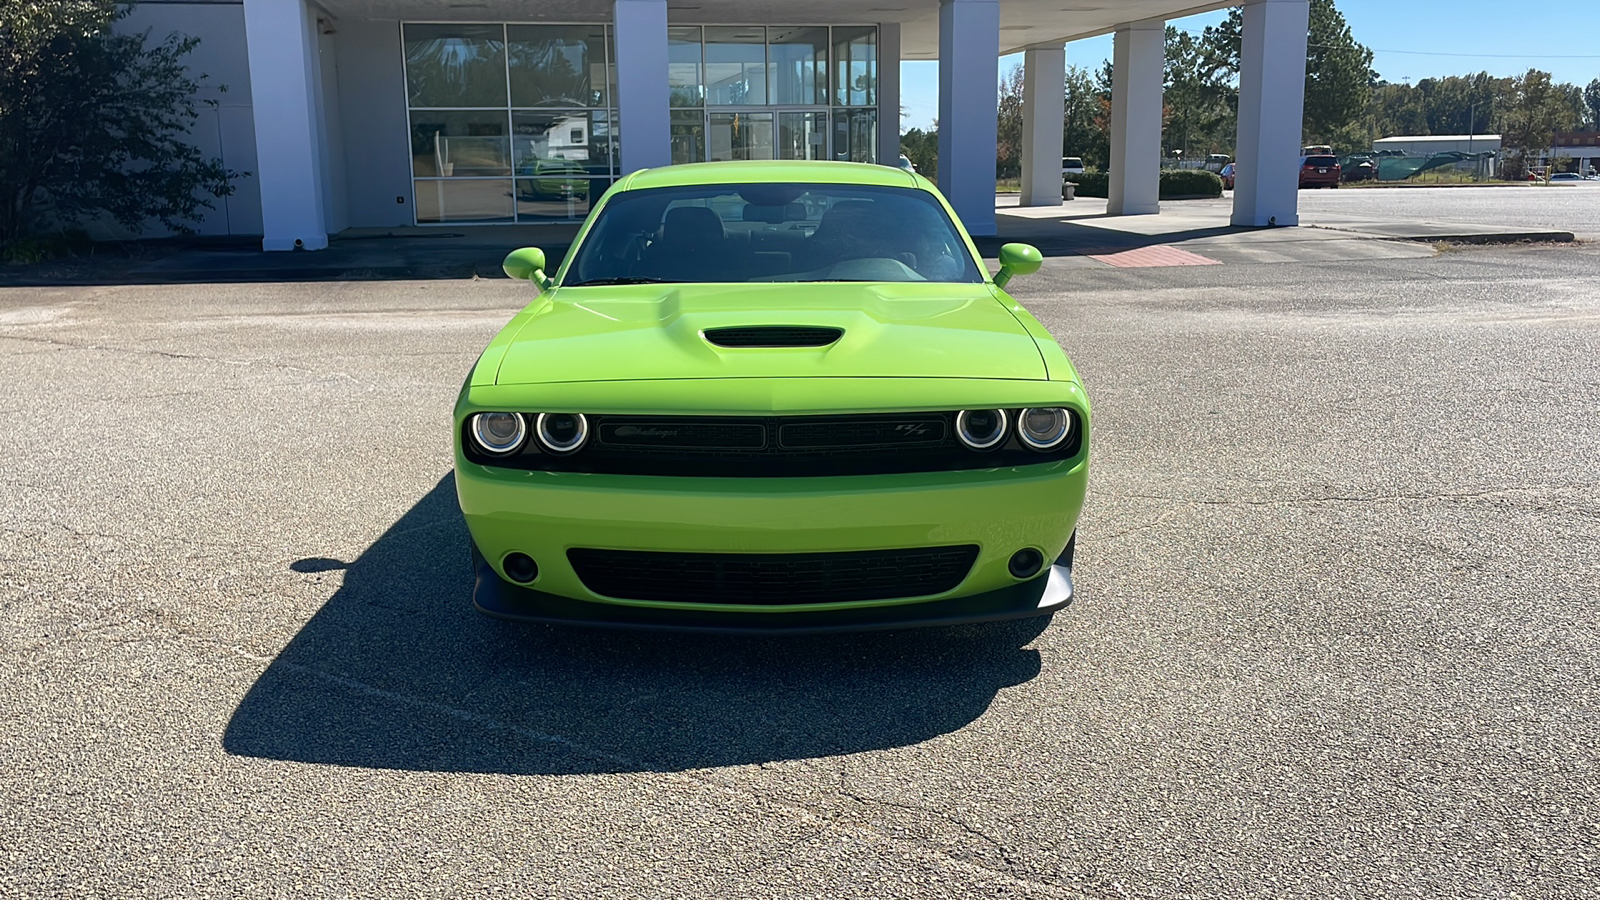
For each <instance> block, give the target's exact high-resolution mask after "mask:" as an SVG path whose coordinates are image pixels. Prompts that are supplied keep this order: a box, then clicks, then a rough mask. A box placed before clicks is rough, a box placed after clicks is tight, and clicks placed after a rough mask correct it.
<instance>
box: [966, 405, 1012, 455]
mask: <svg viewBox="0 0 1600 900" xmlns="http://www.w3.org/2000/svg"><path fill="white" fill-rule="evenodd" d="M956 437H957V438H959V439H960V440H961V443H963V444H965V445H966V446H967V449H969V450H988V449H989V448H990V447H994V446H996V445H998V444H999V443H1000V442H1001V441H1003V440H1005V439H1006V411H1005V410H1003V409H963V410H962V411H960V412H958V413H956Z"/></svg>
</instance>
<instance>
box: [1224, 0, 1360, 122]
mask: <svg viewBox="0 0 1600 900" xmlns="http://www.w3.org/2000/svg"><path fill="white" fill-rule="evenodd" d="M1243 34H1244V16H1243V13H1242V12H1241V11H1240V9H1239V8H1238V7H1234V8H1233V9H1231V10H1229V11H1228V18H1227V19H1225V20H1224V21H1223V22H1222V23H1221V24H1220V25H1218V26H1216V27H1213V28H1207V29H1206V30H1205V32H1203V33H1202V35H1201V43H1202V44H1203V45H1205V50H1204V52H1205V53H1206V54H1207V56H1208V59H1209V60H1211V61H1212V63H1213V64H1215V65H1219V66H1222V67H1225V68H1226V69H1227V70H1229V71H1230V72H1233V73H1237V72H1238V71H1239V54H1240V49H1241V46H1242V37H1243ZM1377 78H1378V74H1377V73H1376V72H1374V71H1373V70H1372V51H1371V50H1369V49H1368V48H1367V47H1365V46H1363V45H1362V44H1360V43H1358V42H1357V41H1356V39H1355V37H1354V36H1353V35H1352V34H1351V33H1350V26H1349V25H1348V24H1346V23H1345V20H1344V15H1343V14H1341V13H1340V12H1339V10H1338V8H1337V7H1336V6H1334V0H1311V19H1310V23H1309V28H1308V30H1307V38H1306V91H1305V98H1306V99H1305V114H1304V117H1303V120H1302V125H1301V133H1302V137H1301V140H1302V141H1303V142H1305V143H1308V144H1310V143H1335V142H1337V139H1338V138H1341V137H1342V138H1344V139H1345V140H1346V141H1349V140H1351V139H1353V138H1354V134H1355V132H1359V131H1362V130H1363V129H1361V128H1360V123H1361V119H1362V117H1363V116H1365V115H1366V114H1367V111H1368V110H1367V107H1368V101H1369V99H1370V97H1371V94H1372V88H1373V85H1374V84H1375V83H1376V82H1377Z"/></svg>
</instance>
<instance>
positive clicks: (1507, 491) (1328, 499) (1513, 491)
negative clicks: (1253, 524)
mask: <svg viewBox="0 0 1600 900" xmlns="http://www.w3.org/2000/svg"><path fill="white" fill-rule="evenodd" d="M1537 493H1539V492H1538V491H1535V490H1532V489H1529V488H1501V489H1498V490H1492V491H1473V492H1467V493H1460V494H1446V493H1440V494H1380V495H1375V496H1370V497H1354V496H1340V495H1329V496H1321V497H1288V498H1285V499H1282V500H1197V499H1193V498H1188V497H1163V496H1158V495H1155V494H1122V495H1121V496H1122V497H1127V498H1132V499H1135V500H1161V501H1163V502H1166V503H1190V504H1194V505H1196V506H1294V505H1297V504H1301V503H1406V502H1418V501H1421V502H1427V501H1432V500H1472V499H1477V498H1480V497H1502V496H1525V495H1528V494H1537ZM1155 524H1159V523H1155ZM1141 527H1145V528H1148V527H1150V526H1141ZM1130 530H1132V531H1137V530H1139V529H1137V528H1136V529H1130ZM1125 533H1126V532H1125Z"/></svg>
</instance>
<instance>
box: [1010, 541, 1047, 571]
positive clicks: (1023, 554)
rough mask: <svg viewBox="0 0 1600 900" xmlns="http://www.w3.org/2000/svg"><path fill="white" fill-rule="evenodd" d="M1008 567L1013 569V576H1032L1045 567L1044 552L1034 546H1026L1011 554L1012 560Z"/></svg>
mask: <svg viewBox="0 0 1600 900" xmlns="http://www.w3.org/2000/svg"><path fill="white" fill-rule="evenodd" d="M1006 568H1007V569H1010V570H1011V577H1012V578H1032V577H1033V576H1035V575H1037V574H1039V570H1040V569H1042V568H1044V554H1043V553H1040V552H1039V551H1037V550H1035V549H1033V548H1032V547H1024V548H1023V549H1021V550H1018V551H1017V552H1015V553H1013V554H1011V562H1010V563H1008V564H1007V565H1006Z"/></svg>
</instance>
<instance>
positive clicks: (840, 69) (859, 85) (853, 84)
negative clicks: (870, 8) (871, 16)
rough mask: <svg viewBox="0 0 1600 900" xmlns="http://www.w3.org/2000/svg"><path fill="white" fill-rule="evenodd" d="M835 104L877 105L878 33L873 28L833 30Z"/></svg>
mask: <svg viewBox="0 0 1600 900" xmlns="http://www.w3.org/2000/svg"><path fill="white" fill-rule="evenodd" d="M833 102H834V104H835V105H837V106H876V105H877V103H878V29H876V28H874V27H872V26H870V25H867V26H861V27H856V28H835V29H833Z"/></svg>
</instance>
